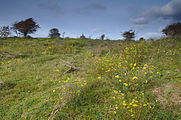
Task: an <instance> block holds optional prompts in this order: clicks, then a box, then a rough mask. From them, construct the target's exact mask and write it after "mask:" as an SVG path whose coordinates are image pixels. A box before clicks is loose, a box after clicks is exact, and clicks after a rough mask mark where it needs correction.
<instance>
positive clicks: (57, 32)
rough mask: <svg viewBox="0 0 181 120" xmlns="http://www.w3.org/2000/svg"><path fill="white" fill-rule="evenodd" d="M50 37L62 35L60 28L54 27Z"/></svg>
mask: <svg viewBox="0 0 181 120" xmlns="http://www.w3.org/2000/svg"><path fill="white" fill-rule="evenodd" d="M49 37H50V38H58V37H60V33H59V30H58V29H57V28H52V29H51V30H50V33H49Z"/></svg>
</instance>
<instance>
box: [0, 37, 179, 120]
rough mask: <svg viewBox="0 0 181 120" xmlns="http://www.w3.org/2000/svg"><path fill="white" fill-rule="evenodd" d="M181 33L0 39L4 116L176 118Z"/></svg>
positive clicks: (34, 119)
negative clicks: (132, 38)
mask: <svg viewBox="0 0 181 120" xmlns="http://www.w3.org/2000/svg"><path fill="white" fill-rule="evenodd" d="M180 39H181V38H178V39H177V40H174V41H173V40H170V39H166V38H165V39H160V40H155V41H140V42H139V41H137V42H133V43H127V42H124V41H108V40H105V41H104V40H102V41H101V40H90V39H48V38H47V39H45V38H39V39H35V38H34V39H24V38H8V39H0V119H1V120H47V119H49V120H53V119H54V120H60V119H61V120H75V119H86V120H89V119H92V120H96V119H104V120H109V119H116V120H118V119H119V120H131V119H133V120H150V119H153V120H166V119H168V120H179V119H181V61H180V60H181V54H180V53H181V40H180Z"/></svg>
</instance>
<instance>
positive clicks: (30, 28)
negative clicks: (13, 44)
mask: <svg viewBox="0 0 181 120" xmlns="http://www.w3.org/2000/svg"><path fill="white" fill-rule="evenodd" d="M12 28H13V29H14V30H15V31H16V32H20V33H21V34H23V36H24V37H27V35H28V34H33V33H35V32H36V31H37V29H38V28H40V26H39V25H38V24H37V23H36V22H35V21H34V20H33V18H28V19H26V20H24V21H20V22H16V23H14V24H13V27H12Z"/></svg>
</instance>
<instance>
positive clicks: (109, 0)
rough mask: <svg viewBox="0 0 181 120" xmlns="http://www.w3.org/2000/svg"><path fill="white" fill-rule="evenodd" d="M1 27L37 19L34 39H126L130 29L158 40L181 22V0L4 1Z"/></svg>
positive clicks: (0, 6)
mask: <svg viewBox="0 0 181 120" xmlns="http://www.w3.org/2000/svg"><path fill="white" fill-rule="evenodd" d="M0 15H1V16H0V26H3V25H11V24H12V23H14V22H15V21H20V20H25V19H27V18H30V17H33V18H34V20H35V21H37V23H38V24H39V25H40V27H41V28H40V29H38V31H37V32H36V33H35V34H32V36H34V37H47V36H48V32H49V30H50V29H51V28H58V29H59V31H60V33H63V32H65V37H79V36H80V35H81V34H82V33H84V34H85V35H86V36H87V37H89V36H91V37H92V38H99V37H100V36H101V34H105V35H106V38H110V39H122V36H121V34H122V33H123V32H124V31H128V30H130V29H133V30H135V32H136V39H138V38H139V37H145V38H150V37H152V38H158V37H160V36H161V35H162V34H161V30H162V29H163V28H164V27H165V26H166V25H168V24H171V23H173V22H177V21H181V0H0Z"/></svg>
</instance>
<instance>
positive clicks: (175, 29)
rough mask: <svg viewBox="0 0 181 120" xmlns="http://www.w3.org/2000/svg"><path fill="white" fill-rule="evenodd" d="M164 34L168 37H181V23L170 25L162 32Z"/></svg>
mask: <svg viewBox="0 0 181 120" xmlns="http://www.w3.org/2000/svg"><path fill="white" fill-rule="evenodd" d="M162 32H163V33H164V34H165V35H167V36H168V37H173V36H178V35H181V23H180V22H177V23H174V24H171V25H168V26H166V28H164V29H163V30H162Z"/></svg>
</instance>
